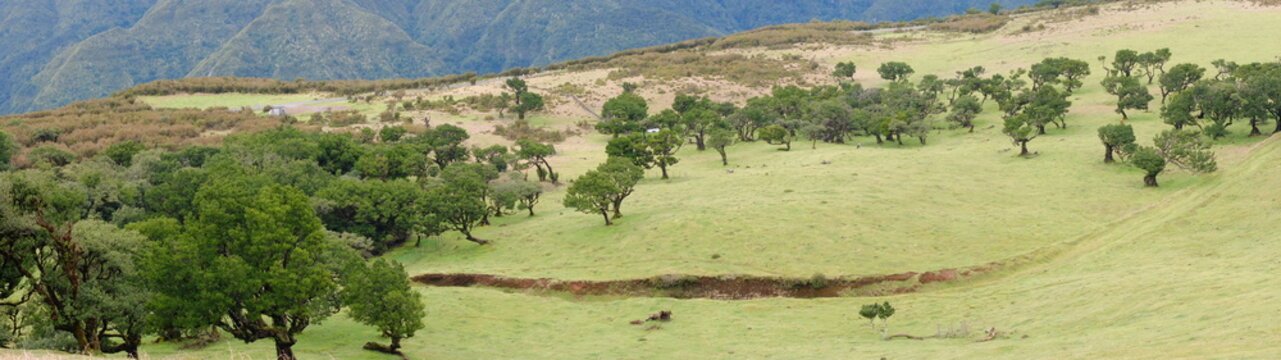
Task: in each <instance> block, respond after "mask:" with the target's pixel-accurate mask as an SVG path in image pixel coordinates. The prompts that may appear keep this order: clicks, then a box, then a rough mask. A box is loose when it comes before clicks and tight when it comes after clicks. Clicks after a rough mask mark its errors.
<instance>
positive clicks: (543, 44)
mask: <svg viewBox="0 0 1281 360" xmlns="http://www.w3.org/2000/svg"><path fill="white" fill-rule="evenodd" d="M1033 1H1034V0H1004V1H1001V2H1002V3H1005V5H1007V6H1017V5H1026V4H1030V3H1032V2H1033ZM989 2H990V0H959V1H958V0H791V1H783V0H740V1H731V0H118V1H110V2H102V1H88V0H0V48H3V49H6V51H4V52H0V114H2V113H15V112H25V111H32V110H39V109H48V108H53V107H57V106H60V105H63V104H66V103H69V102H72V101H76V100H83V99H89V98H95V97H100V96H103V95H106V94H109V93H111V92H113V91H116V90H119V89H123V88H126V87H129V86H132V85H136V84H141V83H145V82H150V81H153V80H157V79H169V78H182V77H199V76H222V75H236V76H253V77H271V78H278V79H287V80H291V79H294V78H300V77H301V78H307V79H314V80H328V79H374V78H388V77H423V76H435V75H441V74H448V73H460V72H468V71H476V72H481V73H486V72H496V71H501V70H505V69H508V68H512V67H526V66H540V65H546V64H549V63H553V62H557V61H561V60H566V59H573V58H581V57H585V56H593V55H604V54H608V53H611V52H615V51H619V50H624V49H629V48H636V47H644V46H651V45H658V44H666V43H672V42H677V41H681V40H688V39H692V38H701V37H710V36H721V35H725V34H729V33H734V32H739V31H743V30H748V29H753V28H757V27H761V26H767V25H774V24H781V23H791V22H804V21H809V20H812V19H819V20H834V19H848V20H863V21H897V20H910V19H916V18H921V17H926V16H940V15H946V14H952V13H958V12H961V11H964V10H965V9H967V8H970V7H980V8H986V6H987V5H988V3H989Z"/></svg>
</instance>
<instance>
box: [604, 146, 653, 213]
mask: <svg viewBox="0 0 1281 360" xmlns="http://www.w3.org/2000/svg"><path fill="white" fill-rule="evenodd" d="M596 171H598V172H600V173H601V174H603V175H605V177H606V178H607V179H609V181H610V182H611V183H613V184H614V188H615V189H617V191H616V192H614V193H613V194H610V196H609V202H610V203H611V204H612V205H613V208H614V218H615V219H619V218H622V217H623V200H627V197H628V196H631V195H632V191H634V190H636V184H637V183H640V181H641V179H644V178H645V169H642V168H641V167H639V166H636V164H633V163H632V161H631V160H630V159H625V158H616V157H611V158H609V160H606V161H605V163H604V164H600V166H598V167H596Z"/></svg>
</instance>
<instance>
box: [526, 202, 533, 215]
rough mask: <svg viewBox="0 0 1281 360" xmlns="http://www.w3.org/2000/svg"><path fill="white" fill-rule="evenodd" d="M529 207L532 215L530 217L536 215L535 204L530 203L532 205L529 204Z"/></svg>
mask: <svg viewBox="0 0 1281 360" xmlns="http://www.w3.org/2000/svg"><path fill="white" fill-rule="evenodd" d="M527 207H528V208H529V216H530V217H533V216H534V205H533V204H530V205H529V206H527Z"/></svg>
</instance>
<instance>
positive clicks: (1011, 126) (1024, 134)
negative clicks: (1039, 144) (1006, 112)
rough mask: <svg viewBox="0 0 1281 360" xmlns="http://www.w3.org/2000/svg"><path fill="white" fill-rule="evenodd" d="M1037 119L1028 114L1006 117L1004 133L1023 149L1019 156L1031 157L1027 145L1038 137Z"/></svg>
mask: <svg viewBox="0 0 1281 360" xmlns="http://www.w3.org/2000/svg"><path fill="white" fill-rule="evenodd" d="M1035 119H1036V116H1034V115H1032V114H1030V113H1027V112H1024V113H1021V114H1017V115H1012V116H1006V117H1005V128H1004V130H1002V132H1004V133H1005V135H1007V136H1009V137H1010V139H1011V140H1013V141H1014V144H1015V145H1019V147H1020V148H1021V149H1022V150H1021V151H1020V152H1019V156H1023V157H1027V156H1029V155H1031V153H1030V152H1028V150H1027V143H1028V142H1030V141H1032V140H1035V139H1036V137H1037V136H1038V134H1037V131H1036V130H1037V124H1038V122H1037V121H1036V120H1035Z"/></svg>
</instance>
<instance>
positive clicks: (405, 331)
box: [342, 259, 427, 353]
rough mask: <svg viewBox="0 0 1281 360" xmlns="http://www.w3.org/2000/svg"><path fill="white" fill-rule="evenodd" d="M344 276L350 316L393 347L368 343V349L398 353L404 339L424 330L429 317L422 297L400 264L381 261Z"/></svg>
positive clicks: (344, 292)
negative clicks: (411, 285)
mask: <svg viewBox="0 0 1281 360" xmlns="http://www.w3.org/2000/svg"><path fill="white" fill-rule="evenodd" d="M345 275H346V276H344V277H343V290H342V299H343V303H344V304H346V305H347V307H348V309H349V310H348V311H347V315H348V316H351V318H352V319H354V320H356V321H357V322H360V323H362V324H365V325H369V326H373V327H374V328H375V329H377V330H378V332H379V333H381V334H382V336H385V337H388V338H390V339H391V344H390V345H387V346H382V345H380V344H376V343H369V344H366V345H365V348H366V349H368V348H371V347H373V348H375V349H385V350H386V351H387V352H393V353H395V352H398V351H399V350H400V341H401V339H405V338H410V337H413V336H414V333H416V332H418V330H422V328H423V318H424V317H426V315H427V314H426V310H425V309H424V307H425V306H424V305H423V302H422V295H419V294H418V292H417V291H414V289H412V288H410V286H409V274H406V273H405V268H404V267H403V266H401V265H400V264H399V263H396V262H394V261H390V260H385V259H378V260H375V261H373V262H372V263H370V264H369V265H368V266H358V267H356V268H355V269H352V270H349V271H347V274H345Z"/></svg>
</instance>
